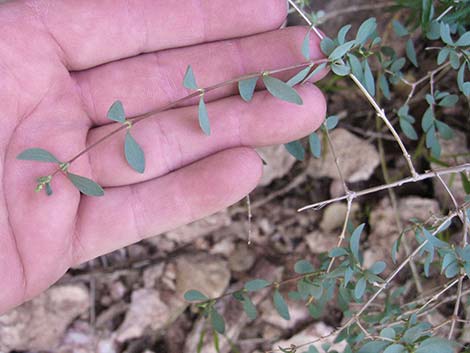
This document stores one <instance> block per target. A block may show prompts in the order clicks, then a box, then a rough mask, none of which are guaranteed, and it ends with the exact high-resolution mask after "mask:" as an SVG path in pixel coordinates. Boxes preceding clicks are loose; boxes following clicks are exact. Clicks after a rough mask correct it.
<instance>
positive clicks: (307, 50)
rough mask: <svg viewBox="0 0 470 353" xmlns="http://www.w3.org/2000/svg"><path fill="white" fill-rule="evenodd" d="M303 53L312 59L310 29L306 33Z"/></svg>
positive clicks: (305, 56) (308, 58)
mask: <svg viewBox="0 0 470 353" xmlns="http://www.w3.org/2000/svg"><path fill="white" fill-rule="evenodd" d="M302 55H303V56H304V58H305V59H307V60H310V29H309V30H308V32H307V34H306V35H305V38H304V41H303V43H302Z"/></svg>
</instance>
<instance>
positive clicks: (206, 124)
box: [199, 96, 211, 136]
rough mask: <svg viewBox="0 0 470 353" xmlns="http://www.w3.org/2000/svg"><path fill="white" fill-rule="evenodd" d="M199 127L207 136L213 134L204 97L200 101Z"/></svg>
mask: <svg viewBox="0 0 470 353" xmlns="http://www.w3.org/2000/svg"><path fill="white" fill-rule="evenodd" d="M199 126H200V127H201V130H202V131H203V132H204V133H205V134H206V135H207V136H209V135H210V134H211V124H210V121H209V114H208V113H207V107H206V103H205V102H204V97H202V96H201V98H200V99H199Z"/></svg>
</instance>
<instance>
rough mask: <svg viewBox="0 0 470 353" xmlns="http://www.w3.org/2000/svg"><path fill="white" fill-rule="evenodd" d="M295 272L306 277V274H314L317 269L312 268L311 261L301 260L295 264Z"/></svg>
mask: <svg viewBox="0 0 470 353" xmlns="http://www.w3.org/2000/svg"><path fill="white" fill-rule="evenodd" d="M294 271H295V273H298V274H300V275H304V274H307V273H312V272H314V271H315V268H314V267H313V266H312V264H311V263H310V262H309V261H307V260H300V261H298V262H297V263H296V264H295V266H294Z"/></svg>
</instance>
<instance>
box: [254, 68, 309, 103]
mask: <svg viewBox="0 0 470 353" xmlns="http://www.w3.org/2000/svg"><path fill="white" fill-rule="evenodd" d="M263 82H264V84H265V86H266V89H267V90H268V92H269V93H271V94H272V95H273V96H274V97H276V98H279V99H282V100H284V101H286V102H290V103H294V104H298V105H302V104H303V101H302V98H301V97H300V96H299V94H298V93H297V92H296V91H295V90H294V89H293V88H292V87H291V86H289V85H288V84H287V83H285V82H283V81H281V80H279V79H277V78H275V77H271V76H268V75H265V76H263Z"/></svg>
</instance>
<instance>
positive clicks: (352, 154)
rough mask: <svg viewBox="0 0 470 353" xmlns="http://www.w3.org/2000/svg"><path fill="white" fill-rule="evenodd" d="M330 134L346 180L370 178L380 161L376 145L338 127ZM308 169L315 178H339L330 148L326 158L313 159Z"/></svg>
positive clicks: (354, 180)
mask: <svg viewBox="0 0 470 353" xmlns="http://www.w3.org/2000/svg"><path fill="white" fill-rule="evenodd" d="M330 136H331V140H332V143H333V145H334V147H335V152H336V155H337V157H338V161H339V165H340V167H341V172H342V173H343V176H344V178H345V179H346V181H348V182H351V183H354V182H358V181H362V180H368V179H369V178H370V177H371V175H372V173H373V172H374V170H375V168H376V167H377V166H378V165H379V163H380V159H379V154H378V152H377V150H376V148H375V146H374V145H372V144H370V143H369V142H367V141H365V140H362V139H360V138H359V137H357V136H356V135H353V134H352V133H350V132H349V131H347V130H344V129H336V130H334V131H333V132H332V133H331V134H330ZM308 170H309V174H310V175H311V176H313V177H315V178H320V177H329V178H332V179H339V175H338V169H337V168H336V164H335V162H334V158H333V154H332V153H331V150H330V149H329V150H328V152H327V154H326V156H325V157H324V158H322V159H315V160H313V161H312V162H311V163H310V165H309V169H308Z"/></svg>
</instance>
